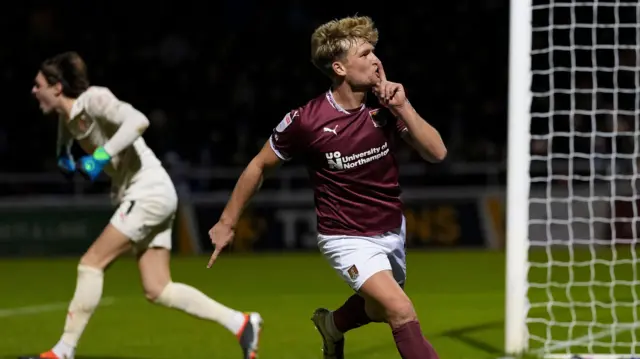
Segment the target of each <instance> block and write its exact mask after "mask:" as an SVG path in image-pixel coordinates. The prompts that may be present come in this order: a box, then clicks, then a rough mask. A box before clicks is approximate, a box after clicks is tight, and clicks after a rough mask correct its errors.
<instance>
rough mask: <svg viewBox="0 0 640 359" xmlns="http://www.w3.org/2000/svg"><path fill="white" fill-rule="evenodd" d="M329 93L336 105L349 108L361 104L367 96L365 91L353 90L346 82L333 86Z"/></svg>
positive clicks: (357, 106)
mask: <svg viewBox="0 0 640 359" xmlns="http://www.w3.org/2000/svg"><path fill="white" fill-rule="evenodd" d="M331 94H332V95H333V99H334V100H335V101H336V103H337V104H338V105H340V106H341V107H342V108H344V109H350V110H351V109H354V108H359V107H360V106H362V104H363V103H364V101H365V99H366V96H367V94H366V93H365V92H356V91H353V89H351V87H349V85H347V83H346V82H343V83H342V84H340V85H338V86H334V87H333V88H332V89H331Z"/></svg>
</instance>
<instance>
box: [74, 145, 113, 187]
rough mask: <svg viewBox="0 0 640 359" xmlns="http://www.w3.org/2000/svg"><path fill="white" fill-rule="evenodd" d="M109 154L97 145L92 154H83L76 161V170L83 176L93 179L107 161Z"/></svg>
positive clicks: (109, 157) (109, 158)
mask: <svg viewBox="0 0 640 359" xmlns="http://www.w3.org/2000/svg"><path fill="white" fill-rule="evenodd" d="M110 160H111V156H110V155H109V154H108V153H107V151H105V150H104V148H102V147H98V148H97V149H96V150H95V151H94V152H93V154H92V155H87V156H83V157H81V158H80V160H79V161H78V171H79V172H80V174H81V175H82V176H84V177H85V178H87V179H89V180H91V181H93V180H95V179H96V178H97V177H98V175H100V172H102V169H103V168H104V166H106V165H107V163H109V161H110Z"/></svg>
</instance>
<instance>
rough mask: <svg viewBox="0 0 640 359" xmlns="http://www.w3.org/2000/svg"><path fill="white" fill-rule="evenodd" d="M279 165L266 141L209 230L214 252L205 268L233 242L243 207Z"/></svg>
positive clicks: (279, 160) (279, 161) (276, 157)
mask: <svg viewBox="0 0 640 359" xmlns="http://www.w3.org/2000/svg"><path fill="white" fill-rule="evenodd" d="M280 163H282V160H281V159H280V158H279V157H278V156H277V155H276V153H275V152H274V150H273V149H272V148H271V145H270V143H269V141H267V142H266V143H265V144H264V146H263V147H262V150H260V152H259V153H258V154H257V155H256V156H255V157H254V158H253V159H252V160H251V162H249V165H248V166H247V167H246V168H245V169H244V171H242V174H241V175H240V178H238V182H236V186H235V188H234V189H233V192H232V193H231V197H230V198H229V201H228V202H227V205H226V206H225V208H224V210H223V211H222V214H221V215H220V219H219V220H218V223H216V224H215V225H214V226H213V228H211V230H209V237H210V238H211V243H213V245H214V251H213V254H212V255H211V259H210V260H209V263H208V264H207V268H211V266H212V265H213V263H214V262H215V260H216V259H217V257H218V255H219V254H220V252H221V251H222V249H223V248H224V247H226V246H227V245H228V244H229V243H231V241H233V236H234V234H235V227H236V224H237V223H238V220H239V219H240V216H241V215H242V212H243V211H244V209H245V207H246V206H247V205H248V204H249V202H250V201H251V198H252V197H253V196H254V195H255V194H256V192H258V190H259V189H260V186H261V185H262V181H263V180H264V177H265V176H266V175H267V174H268V173H269V172H270V171H272V170H273V169H275V168H276V167H278V165H279V164H280Z"/></svg>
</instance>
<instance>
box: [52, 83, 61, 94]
mask: <svg viewBox="0 0 640 359" xmlns="http://www.w3.org/2000/svg"><path fill="white" fill-rule="evenodd" d="M53 89H54V91H55V92H56V96H60V95H61V94H62V83H61V82H56V83H55V84H54V85H53Z"/></svg>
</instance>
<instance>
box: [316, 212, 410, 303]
mask: <svg viewBox="0 0 640 359" xmlns="http://www.w3.org/2000/svg"><path fill="white" fill-rule="evenodd" d="M318 248H319V249H320V252H321V253H322V255H323V256H324V257H325V258H326V259H327V260H328V261H329V264H330V265H331V267H333V269H334V270H335V271H336V272H338V275H340V277H342V279H343V280H344V281H345V282H346V283H347V284H348V285H349V286H350V287H351V288H352V289H353V290H354V291H356V292H357V291H359V290H360V287H362V285H363V284H364V282H366V281H367V279H369V278H371V276H372V275H374V274H376V273H378V272H381V271H385V270H389V271H391V273H392V274H393V277H394V279H395V280H396V282H398V284H400V286H401V287H404V283H405V281H406V278H407V262H406V251H405V248H406V224H405V220H404V218H403V219H402V226H401V227H400V228H398V229H397V230H394V231H390V232H387V233H384V234H381V235H377V236H373V237H360V236H338V235H331V236H327V235H322V234H319V235H318Z"/></svg>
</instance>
